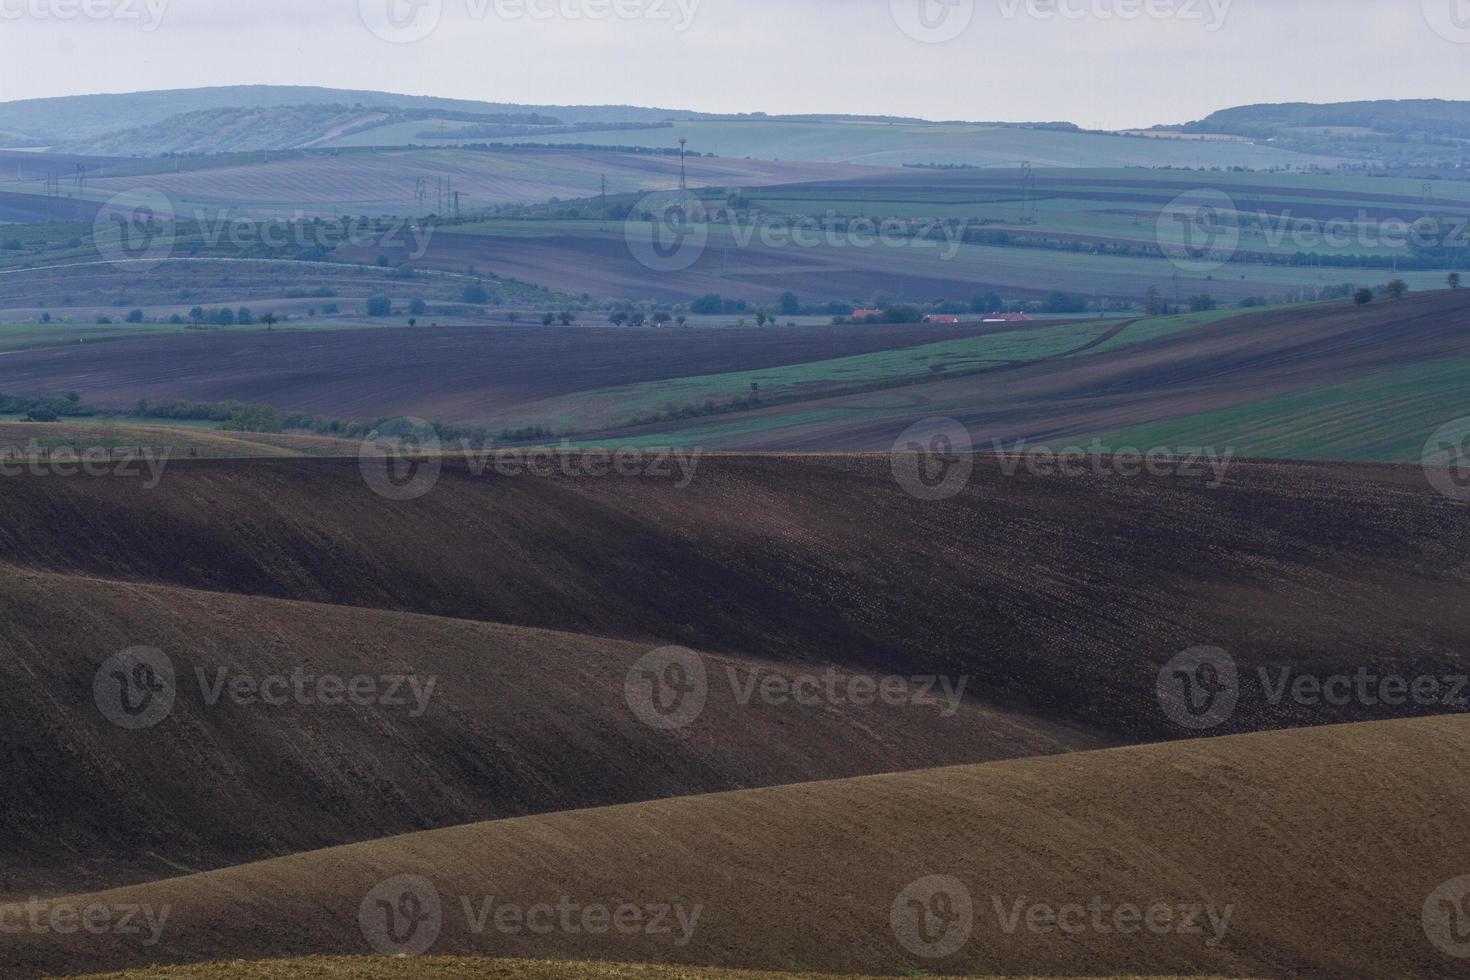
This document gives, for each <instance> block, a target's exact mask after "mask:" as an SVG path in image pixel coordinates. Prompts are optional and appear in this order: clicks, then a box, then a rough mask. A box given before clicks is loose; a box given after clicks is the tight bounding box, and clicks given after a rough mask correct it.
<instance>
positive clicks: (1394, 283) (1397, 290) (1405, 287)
mask: <svg viewBox="0 0 1470 980" xmlns="http://www.w3.org/2000/svg"><path fill="white" fill-rule="evenodd" d="M1383 291H1384V292H1385V293H1388V295H1389V296H1391V297H1393V298H1394V299H1403V298H1404V294H1405V293H1407V292H1408V291H1409V284H1408V283H1406V282H1404V281H1403V280H1402V279H1394V280H1391V281H1390V282H1389V284H1388V285H1387V286H1384V287H1383Z"/></svg>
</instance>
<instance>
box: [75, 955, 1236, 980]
mask: <svg viewBox="0 0 1470 980" xmlns="http://www.w3.org/2000/svg"><path fill="white" fill-rule="evenodd" d="M412 969H413V975H414V976H415V977H422V978H426V980H874V978H871V977H868V978H865V977H860V976H858V975H856V974H841V975H834V974H826V973H822V974H818V973H812V972H809V971H807V970H797V971H793V970H789V969H788V970H780V971H775V972H770V971H765V970H760V971H754V970H721V969H717V968H712V967H700V968H699V970H698V972H697V973H696V972H695V971H692V970H690V969H689V968H688V967H679V966H657V965H653V964H647V963H638V964H631V963H596V962H585V961H584V962H580V963H573V962H567V961H558V960H492V959H484V958H476V959H471V958H456V957H450V956H433V957H429V956H425V957H419V958H418V959H415V960H414V961H413V965H412ZM403 971H404V964H403V963H402V961H400V960H399V959H397V958H396V957H381V956H379V957H365V956H357V957H315V956H314V957H307V958H304V959H294V960H257V961H253V962H249V961H246V960H234V961H232V962H229V963H206V964H200V965H196V966H179V967H150V968H149V969H147V970H129V971H126V972H124V973H109V974H106V975H100V974H99V975H93V976H89V977H88V980H200V978H207V980H298V978H299V980H308V978H309V980H335V978H338V977H341V978H351V980H379V978H388V977H402V976H403ZM1115 980H1145V978H1127V977H1118V978H1115ZM1160 980H1161V978H1160ZM1195 980H1208V978H1203V977H1196V978H1195Z"/></svg>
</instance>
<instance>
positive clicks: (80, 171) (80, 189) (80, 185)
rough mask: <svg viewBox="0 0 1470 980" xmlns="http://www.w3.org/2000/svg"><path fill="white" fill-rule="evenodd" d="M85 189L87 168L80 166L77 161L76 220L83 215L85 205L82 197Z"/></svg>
mask: <svg viewBox="0 0 1470 980" xmlns="http://www.w3.org/2000/svg"><path fill="white" fill-rule="evenodd" d="M86 190H87V168H86V167H84V166H82V165H81V164H80V163H79V164H77V220H78V221H81V220H83V218H84V215H85V211H86V205H85V204H84V203H83V199H84V198H85V196H86Z"/></svg>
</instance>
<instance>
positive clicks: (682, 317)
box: [674, 313, 689, 327]
mask: <svg viewBox="0 0 1470 980" xmlns="http://www.w3.org/2000/svg"><path fill="white" fill-rule="evenodd" d="M674 322H675V323H677V324H678V325H679V326H681V327H682V326H684V325H686V324H687V323H688V322H689V318H688V317H687V316H685V315H684V314H682V313H680V314H679V315H678V316H676V317H674Z"/></svg>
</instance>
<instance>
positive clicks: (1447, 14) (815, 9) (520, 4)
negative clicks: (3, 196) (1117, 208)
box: [0, 0, 1470, 129]
mask: <svg viewBox="0 0 1470 980" xmlns="http://www.w3.org/2000/svg"><path fill="white" fill-rule="evenodd" d="M69 2H70V3H72V4H77V3H79V0H0V38H4V41H3V42H0V51H3V53H4V55H5V59H4V65H5V67H4V68H3V69H0V80H3V82H4V85H3V86H0V97H3V98H4V99H5V100H6V101H16V100H23V99H35V98H48V97H60V96H68V95H84V94H109V93H127V92H137V91H151V90H160V89H178V88H198V87H213V86H225V85H246V84H265V85H315V86H323V87H328V88H348V89H363V90H381V91H394V92H402V93H404V94H410V95H428V96H438V97H443V98H457V99H469V100H476V101H485V102H508V103H523V104H545V105H551V104H556V105H602V104H626V105H640V106H658V107H663V108H670V109H680V110H693V111H704V112H730V113H734V112H757V111H759V112H767V113H770V114H772V115H779V114H797V113H833V114H836V113H842V114H855V115H896V116H917V117H922V118H927V119H966V120H996V121H1016V122H1021V121H1067V122H1074V123H1077V124H1078V125H1080V126H1083V127H1086V128H1098V129H1120V128H1127V127H1133V126H1150V125H1155V124H1169V123H1181V122H1186V121H1189V120H1192V119H1198V118H1201V117H1203V116H1206V115H1208V114H1209V113H1210V112H1212V111H1215V110H1218V109H1222V108H1227V107H1230V106H1236V105H1245V104H1251V103H1262V102H1341V101H1355V100H1360V99H1401V98H1444V97H1449V96H1452V95H1453V94H1454V92H1455V91H1456V90H1455V88H1454V87H1453V83H1454V82H1455V81H1457V80H1460V79H1461V78H1463V74H1464V71H1463V69H1464V59H1465V56H1466V52H1467V44H1466V43H1458V42H1470V28H1461V27H1460V26H1459V24H1460V21H1459V20H1456V19H1454V15H1455V9H1454V7H1453V5H1454V4H1455V3H1456V2H1462V0H1415V2H1410V3H1404V4H1400V5H1395V6H1394V7H1392V8H1385V6H1384V5H1381V4H1373V3H1369V2H1368V0H1346V3H1347V4H1348V5H1350V6H1351V7H1352V8H1353V12H1352V15H1351V17H1347V16H1343V14H1342V11H1343V9H1344V6H1345V3H1344V0H1337V2H1334V3H1330V4H1329V3H1328V2H1326V0H1296V2H1292V3H1276V2H1269V0H852V2H842V3H838V2H827V0H787V2H785V3H777V2H775V0H739V2H738V3H737V2H735V0H322V2H319V3H316V4H313V5H311V6H309V7H306V6H302V5H299V4H293V3H288V2H286V0H256V2H254V3H252V4H250V5H249V6H248V8H247V7H246V6H245V5H243V4H240V3H237V2H226V0H90V2H91V3H92V4H94V6H93V7H91V8H90V9H91V10H93V11H94V12H95V13H96V14H97V16H85V15H82V14H80V13H78V14H77V15H76V16H75V17H71V18H70V19H63V18H62V16H61V13H64V12H65V11H67V10H68V9H69V8H68V7H67V6H66V5H67V4H68V3H69ZM921 4H924V5H926V6H924V7H923V8H922V9H923V10H925V11H926V13H925V15H924V16H920V14H919V11H920V10H921ZM1441 5H1442V6H1443V11H1442V13H1443V17H1441V16H1440V13H1441V12H1440V10H1439V7H1440V6H1441ZM390 10H391V11H392V12H393V14H394V15H396V18H397V19H396V20H395V19H393V18H390V17H389V16H388V12H389V11H390ZM598 11H602V12H603V14H602V16H601V17H600V19H596V18H594V17H593V16H592V15H593V14H594V13H596V12H598ZM1134 11H1137V12H1138V13H1137V16H1133V17H1131V19H1125V15H1131V14H1132V13H1133V12H1134ZM1150 11H1152V15H1150V13H1149V12H1150ZM832 38H838V39H840V42H838V43H833V42H831V41H829V39H832ZM1308 41H1311V42H1312V44H1313V46H1314V49H1315V50H1316V51H1317V52H1318V53H1317V54H1314V55H1313V56H1312V57H1310V58H1305V57H1300V56H1299V52H1301V51H1302V50H1304V45H1305V43H1306V42H1308ZM1334 52H1342V56H1341V59H1338V60H1340V61H1341V62H1342V64H1343V67H1342V69H1341V70H1334V67H1333V65H1334V58H1333V53H1334ZM1349 61H1351V62H1352V64H1351V70H1349V67H1348V64H1347V62H1349ZM1409 62H1412V63H1413V64H1414V69H1415V70H1414V72H1413V73H1412V78H1409V77H1406V76H1407V75H1408V73H1405V72H1403V71H1402V70H1401V66H1402V65H1403V64H1405V63H1409ZM1047 64H1052V65H1054V66H1060V68H1061V69H1062V70H1055V69H1053V70H1051V71H1049V72H1043V71H1038V66H1042V65H1047ZM772 66H774V67H772ZM58 69H60V70H58ZM405 78H411V79H413V80H414V82H413V83H412V84H405V83H404V82H403V81H402V79H405ZM1022 79H1024V81H1020V80H1022Z"/></svg>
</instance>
